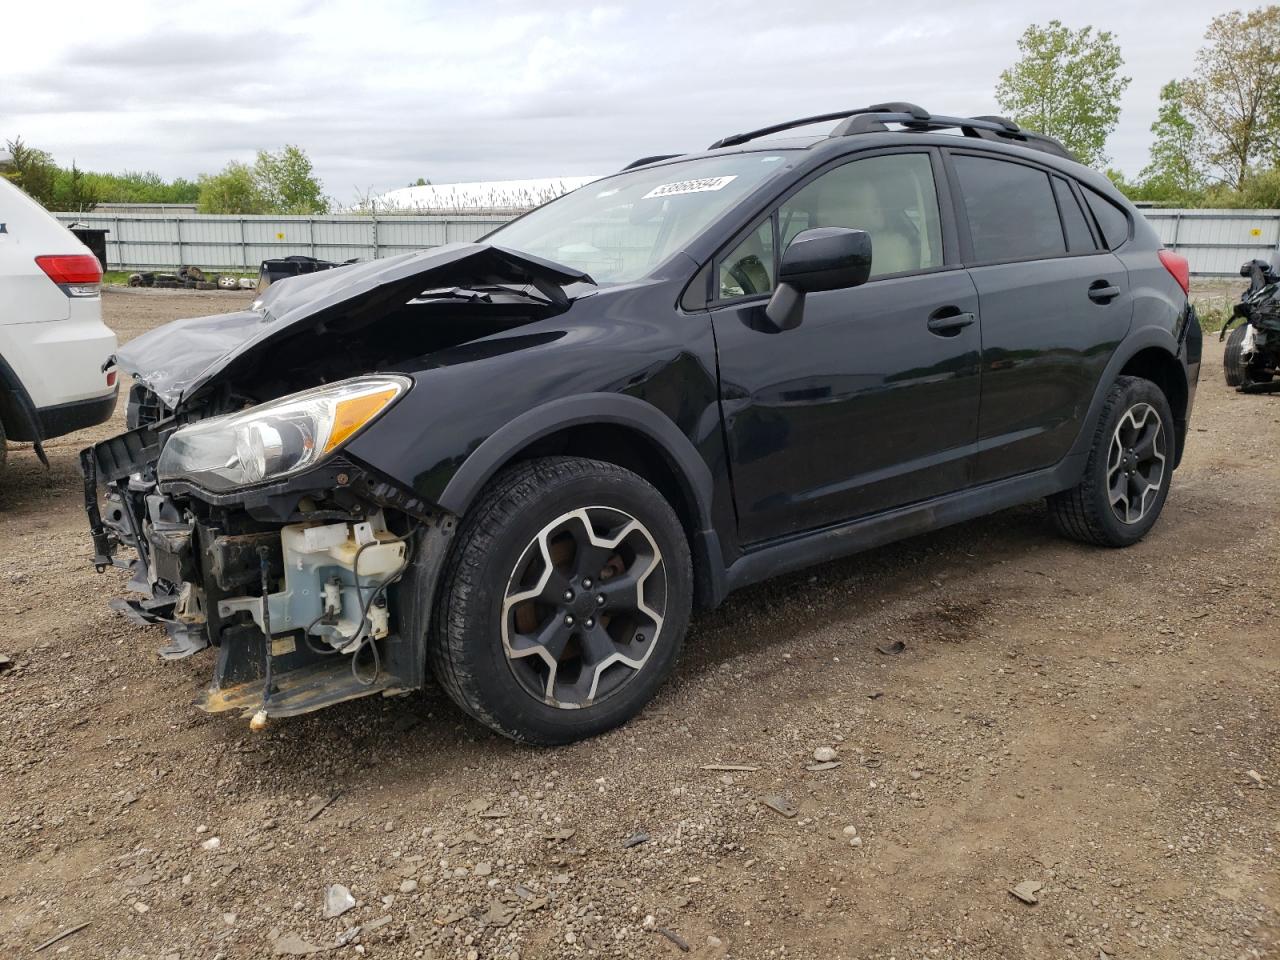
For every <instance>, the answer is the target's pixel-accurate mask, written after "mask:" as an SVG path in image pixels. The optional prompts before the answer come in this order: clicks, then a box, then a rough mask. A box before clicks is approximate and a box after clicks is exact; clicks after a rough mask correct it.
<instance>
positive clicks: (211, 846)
mask: <svg viewBox="0 0 1280 960" xmlns="http://www.w3.org/2000/svg"><path fill="white" fill-rule="evenodd" d="M221 846H222V841H221V840H219V839H218V838H217V837H210V838H209V839H208V840H205V841H204V842H203V843H201V844H200V849H201V850H210V851H212V850H217V849H218V848H219V847H221Z"/></svg>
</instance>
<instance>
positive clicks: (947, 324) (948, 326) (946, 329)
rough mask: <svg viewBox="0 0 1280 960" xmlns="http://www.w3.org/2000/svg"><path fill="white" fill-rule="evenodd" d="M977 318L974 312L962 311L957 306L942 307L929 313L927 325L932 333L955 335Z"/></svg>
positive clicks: (941, 335)
mask: <svg viewBox="0 0 1280 960" xmlns="http://www.w3.org/2000/svg"><path fill="white" fill-rule="evenodd" d="M977 319H978V318H977V316H975V315H974V314H972V313H961V312H960V310H959V309H958V308H957V307H942V308H941V309H938V310H935V311H933V313H931V314H929V322H928V323H927V324H926V326H928V328H929V332H930V333H936V334H937V335H938V336H940V337H954V336H955V335H956V334H957V333H959V332H960V331H961V330H963V329H964V328H965V327H967V326H969V324H971V323H973V322H974V321H975V320H977Z"/></svg>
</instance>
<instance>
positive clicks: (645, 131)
mask: <svg viewBox="0 0 1280 960" xmlns="http://www.w3.org/2000/svg"><path fill="white" fill-rule="evenodd" d="M1230 7H1231V5H1229V4H1226V3H1223V2H1221V0H1165V2H1161V3H1158V4H1157V3H1132V4H1116V3H1114V2H1100V0H1081V2H1077V3H1076V4H1074V5H1073V6H1072V7H1071V9H1070V12H1069V14H1064V13H1063V12H1062V10H1061V5H1060V4H1058V3H1049V2H1047V0H1026V2H1023V3H1020V4H1017V5H1016V6H1015V5H1010V4H1007V3H1000V2H995V0H979V2H976V3H970V4H967V5H966V4H955V3H950V2H945V3H944V2H942V0H921V2H917V3H914V4H911V5H910V6H909V7H907V6H904V5H901V4H895V5H885V4H881V3H869V2H856V3H844V4H842V3H836V2H832V0H796V2H792V3H789V4H779V3H772V4H771V3H763V2H759V0H733V2H728V0H716V2H709V3H703V4H696V5H694V4H687V3H681V2H668V0H653V2H649V3H644V4H636V5H627V4H614V5H600V6H594V7H592V6H587V5H583V4H579V3H571V2H562V0H544V2H541V3H537V4H530V3H519V2H497V3H490V4H465V3H462V2H447V3H414V2H409V0H403V2H391V3H382V4H377V3H372V2H368V3H358V2H355V0H334V2H326V0H311V2H308V0H283V2H280V3H274V4H271V5H263V4H261V3H248V2H242V0H232V2H228V3H222V4H219V5H217V6H216V7H214V8H210V11H209V13H210V15H209V16H202V17H200V18H199V21H198V23H193V22H192V21H191V20H190V19H189V18H187V17H185V16H184V15H182V13H181V11H179V10H178V8H175V7H173V6H172V5H170V4H162V3H154V2H144V0H120V2H116V3H113V4H111V5H109V6H105V5H102V4H100V3H88V2H85V3H80V2H70V3H63V4H61V5H59V8H58V10H59V17H58V20H59V25H58V27H57V29H50V23H49V19H48V16H47V12H46V11H44V10H41V9H40V8H38V7H33V6H31V5H23V6H19V7H18V8H16V9H12V10H7V11H6V13H5V26H4V36H3V40H0V57H2V58H3V59H2V61H0V78H2V79H0V137H12V136H15V135H21V136H22V137H24V139H26V140H27V141H28V142H29V143H32V144H36V145H38V146H41V147H43V148H45V149H47V150H50V151H52V152H53V153H54V155H55V156H56V157H57V158H58V159H59V160H61V161H63V162H69V161H70V160H72V159H73V158H74V159H75V160H76V162H77V163H78V164H79V165H80V166H81V167H83V168H87V169H98V170H120V169H126V168H128V169H154V170H157V171H158V172H160V173H161V174H163V175H164V176H166V177H173V176H179V175H181V176H188V177H191V176H194V175H195V174H197V173H200V172H202V171H213V170H216V169H218V168H220V167H221V166H222V165H223V164H225V163H226V162H227V161H228V160H230V159H251V158H252V156H253V153H254V151H255V150H256V149H257V148H260V147H262V148H268V149H272V148H277V147H279V146H280V145H282V144H284V143H297V144H299V145H301V146H303V147H304V148H305V149H306V150H307V151H308V152H309V153H310V154H311V157H312V159H313V161H314V162H315V165H316V167H317V170H318V172H319V173H320V175H321V177H322V179H323V180H324V182H325V185H326V187H327V189H328V191H329V192H330V193H331V194H333V195H334V196H336V197H338V198H339V199H340V200H347V199H350V198H352V197H353V196H354V195H355V193H356V192H357V191H363V190H366V189H369V188H373V189H378V190H380V189H384V188H389V187H395V186H399V185H402V184H404V183H408V182H410V181H412V180H414V179H416V178H417V177H419V176H423V177H427V178H429V179H431V180H434V181H436V182H445V181H452V180H477V179H490V178H499V177H537V176H556V175H564V176H569V175H577V174H591V173H606V172H609V171H611V170H613V169H616V168H617V167H619V166H621V165H622V164H624V163H626V162H629V161H630V160H632V159H634V158H635V157H638V156H642V155H645V154H651V153H661V152H677V151H684V150H694V149H701V148H703V147H705V146H706V145H707V144H708V143H710V142H711V141H713V140H715V139H717V138H719V137H721V136H724V135H725V134H728V133H733V132H737V131H740V130H745V129H751V128H753V127H756V126H761V125H763V124H766V123H770V122H774V121H777V120H781V119H785V118H787V117H791V116H802V115H806V114H811V113H819V112H823V111H826V110H832V109H840V108H842V107H852V106H859V105H863V104H867V103H874V102H877V101H881V100H903V99H905V100H912V101H915V102H918V103H920V104H922V105H924V106H925V107H927V108H928V109H930V110H934V111H937V112H939V113H960V114H966V113H967V114H981V113H994V112H997V106H996V104H995V101H994V96H993V90H994V86H995V82H996V78H997V77H998V75H999V72H1000V70H1001V69H1002V68H1004V67H1005V66H1007V65H1008V64H1009V63H1010V62H1012V60H1013V59H1014V58H1015V57H1016V53H1017V51H1016V46H1015V44H1016V40H1017V37H1018V35H1019V34H1020V33H1021V31H1022V30H1023V29H1024V28H1025V27H1026V25H1027V24H1028V23H1030V22H1040V23H1044V22H1046V21H1048V20H1049V19H1052V18H1053V17H1055V16H1056V17H1062V18H1063V19H1064V20H1065V21H1066V22H1067V23H1068V24H1069V25H1071V26H1081V25H1084V24H1087V23H1091V24H1093V25H1094V26H1095V27H1097V28H1098V29H1107V30H1111V31H1112V32H1114V33H1115V34H1116V36H1117V39H1118V41H1119V43H1120V45H1121V48H1122V50H1123V53H1124V56H1125V61H1126V63H1125V71H1126V73H1128V74H1129V75H1130V76H1132V77H1133V84H1132V86H1131V87H1130V88H1129V91H1128V93H1127V94H1126V96H1125V98H1124V103H1123V108H1124V112H1123V114H1122V118H1121V124H1120V127H1119V129H1118V130H1117V131H1116V133H1115V134H1114V135H1113V137H1112V139H1111V141H1110V143H1109V145H1108V147H1109V152H1110V153H1111V155H1112V157H1113V159H1114V162H1115V164H1116V165H1118V166H1120V167H1121V168H1123V169H1125V170H1126V171H1128V172H1130V173H1136V172H1137V171H1138V169H1140V168H1141V167H1142V165H1143V164H1144V163H1145V161H1146V150H1147V145H1148V142H1149V139H1150V138H1149V133H1148V128H1149V126H1150V124H1151V121H1152V120H1153V119H1154V117H1155V113H1156V109H1157V97H1158V93H1159V89H1160V87H1161V86H1162V85H1163V84H1164V83H1165V82H1166V81H1167V80H1170V79H1172V78H1174V77H1177V76H1184V75H1186V74H1187V73H1189V71H1190V69H1191V56H1192V54H1193V53H1194V51H1195V49H1196V48H1197V46H1199V44H1200V41H1201V36H1202V34H1203V32H1204V28H1205V26H1206V25H1207V23H1208V20H1209V18H1210V17H1212V16H1213V15H1215V14H1217V13H1219V12H1222V11H1223V10H1226V9H1230ZM77 38H91V39H83V40H82V39H77Z"/></svg>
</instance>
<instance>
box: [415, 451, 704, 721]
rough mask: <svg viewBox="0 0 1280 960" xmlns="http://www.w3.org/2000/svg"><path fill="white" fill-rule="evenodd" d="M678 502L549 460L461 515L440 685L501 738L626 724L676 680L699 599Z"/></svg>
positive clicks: (490, 491)
mask: <svg viewBox="0 0 1280 960" xmlns="http://www.w3.org/2000/svg"><path fill="white" fill-rule="evenodd" d="M692 593H693V591H692V568H691V563H690V559H689V546H688V542H687V541H686V539H685V535H684V531H683V530H682V528H681V526H680V521H679V519H678V518H677V517H676V515H675V512H674V511H673V510H672V508H671V506H670V504H668V503H667V501H666V500H665V499H663V497H662V495H661V494H659V493H658V491H657V490H655V489H654V488H653V487H652V486H651V485H650V484H648V483H646V482H645V481H644V480H643V479H642V478H640V477H639V476H637V475H636V474H634V473H632V472H631V471H629V470H625V469H623V468H621V467H618V466H615V465H613V464H610V463H603V462H600V461H595V460H584V459H579V458H572V457H549V458H545V459H538V460H531V461H527V462H525V463H520V464H517V465H516V466H514V467H512V468H510V469H509V470H507V471H505V472H504V473H502V474H500V475H499V476H498V477H497V478H495V479H494V480H493V481H492V482H491V483H490V485H489V486H488V487H487V488H486V490H485V492H484V493H483V494H482V495H481V496H480V498H479V500H478V501H477V503H476V504H475V506H474V507H473V508H472V509H471V510H470V511H469V512H468V514H467V516H466V517H465V518H464V521H463V523H462V526H461V527H460V528H459V530H458V534H457V538H456V545H455V548H454V551H453V554H452V555H451V557H450V560H449V563H448V565H447V566H446V568H445V573H444V579H443V582H442V584H441V592H440V599H439V602H438V603H437V605H436V610H435V617H434V621H435V622H434V629H433V631H432V637H431V640H430V643H429V644H428V650H429V656H430V659H431V663H432V667H433V669H434V671H435V674H436V676H437V678H438V679H439V680H440V682H441V684H442V686H443V687H444V688H445V690H446V691H447V692H448V694H449V695H450V697H451V698H452V699H453V700H454V701H455V702H456V703H457V704H458V705H459V706H460V707H462V709H463V710H465V711H466V712H467V713H469V714H470V715H471V716H473V717H475V718H476V719H477V720H479V721H480V722H482V723H484V724H486V725H487V726H489V727H491V728H492V729H494V730H496V731H497V732H498V733H501V734H503V735H504V736H508V737H511V738H512V739H514V740H520V741H524V742H528V743H536V744H545V745H551V744H562V743H570V742H572V741H574V740H581V739H583V738H585V737H590V736H594V735H595V734H598V733H602V732H603V731H605V730H608V729H610V728H612V727H615V726H617V725H618V724H620V723H623V722H625V721H626V720H628V719H630V718H631V717H632V716H634V715H635V714H636V713H638V712H639V711H640V709H641V708H642V707H643V706H644V704H645V703H647V702H648V701H649V699H650V698H652V696H653V695H654V692H655V691H656V690H657V689H658V687H659V686H660V685H661V683H662V682H663V680H665V679H666V677H667V676H668V675H669V674H670V672H671V670H672V667H673V666H674V664H675V661H676V657H677V655H678V654H679V651H680V646H681V643H682V642H683V639H684V632H685V628H686V627H687V625H688V621H689V611H690V606H691V601H692Z"/></svg>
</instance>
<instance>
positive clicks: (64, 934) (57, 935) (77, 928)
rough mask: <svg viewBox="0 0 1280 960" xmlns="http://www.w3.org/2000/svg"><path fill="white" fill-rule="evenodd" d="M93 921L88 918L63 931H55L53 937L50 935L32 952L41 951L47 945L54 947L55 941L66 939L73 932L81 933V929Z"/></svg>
mask: <svg viewBox="0 0 1280 960" xmlns="http://www.w3.org/2000/svg"><path fill="white" fill-rule="evenodd" d="M92 922H93V921H91V920H86V921H85V922H84V923H77V924H76V925H75V926H74V927H67V929H65V930H63V931H61V932H59V933H55V934H54V935H53V936H52V937H50V938H49V939H48V940H46V941H44V943H41V944H39V945H38V946H37V947H36V948H35V949H34V950H32V951H31V952H32V953H39V952H40V951H41V950H44V949H45V948H46V947H52V946H53V945H54V944H55V943H57V942H58V941H59V940H65V939H67V937H69V936H71V935H72V934H73V933H79V932H80V931H81V930H83V929H84V928H85V927H87V926H88V925H89V924H90V923H92Z"/></svg>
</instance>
